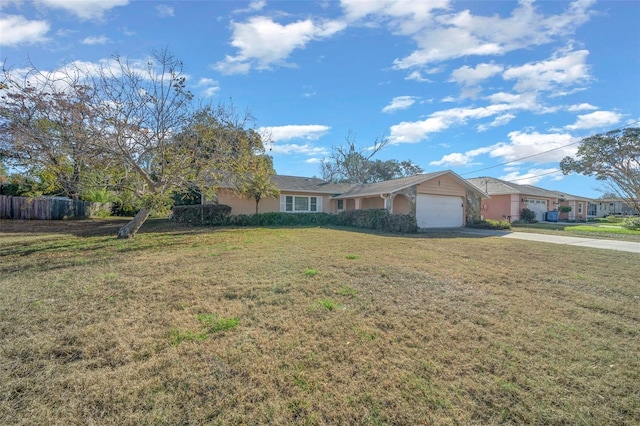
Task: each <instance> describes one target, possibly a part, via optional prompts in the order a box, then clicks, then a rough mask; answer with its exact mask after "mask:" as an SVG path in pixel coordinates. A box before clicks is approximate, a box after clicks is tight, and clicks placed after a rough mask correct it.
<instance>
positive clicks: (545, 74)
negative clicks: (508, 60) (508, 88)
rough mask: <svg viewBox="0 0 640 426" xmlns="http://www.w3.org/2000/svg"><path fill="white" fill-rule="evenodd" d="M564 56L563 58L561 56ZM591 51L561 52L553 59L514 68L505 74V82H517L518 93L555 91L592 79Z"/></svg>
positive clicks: (515, 87)
mask: <svg viewBox="0 0 640 426" xmlns="http://www.w3.org/2000/svg"><path fill="white" fill-rule="evenodd" d="M561 55H562V56H561ZM588 55H589V51H587V50H578V51H574V52H559V53H557V54H556V55H554V57H553V58H551V59H549V60H546V61H540V62H532V63H528V64H525V65H522V66H519V67H512V68H509V69H508V70H506V71H505V72H504V74H503V77H504V79H505V80H516V84H515V86H514V90H516V91H518V92H528V91H536V90H538V91H541V90H545V91H548V90H554V89H556V87H558V86H571V85H574V84H578V83H584V82H586V81H588V80H589V79H590V76H589V67H588V66H587V64H586V60H587V56H588Z"/></svg>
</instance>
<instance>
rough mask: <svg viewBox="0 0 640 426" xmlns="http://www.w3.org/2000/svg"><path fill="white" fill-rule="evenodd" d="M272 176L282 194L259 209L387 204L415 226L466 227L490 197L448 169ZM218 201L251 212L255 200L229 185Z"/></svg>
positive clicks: (351, 207)
mask: <svg viewBox="0 0 640 426" xmlns="http://www.w3.org/2000/svg"><path fill="white" fill-rule="evenodd" d="M272 180H273V183H274V185H275V186H276V187H277V188H278V189H280V196H279V197H278V198H276V197H270V198H266V199H263V200H261V201H260V211H261V212H278V211H279V212H285V213H303V212H325V213H339V212H341V211H343V210H359V209H386V210H387V211H388V212H389V213H391V214H409V215H413V216H415V217H416V221H417V223H418V227H419V228H444V227H459V226H464V225H465V224H466V223H467V222H468V221H470V220H475V219H479V218H480V205H481V200H482V199H484V198H488V196H487V194H485V193H484V192H483V191H482V190H480V189H478V188H477V187H475V186H473V185H471V184H470V183H469V182H467V181H466V180H464V179H463V178H461V177H460V176H458V175H457V174H455V173H454V172H452V171H450V170H446V171H441V172H435V173H428V174H420V175H416V176H411V177H405V178H399V179H393V180H388V181H384V182H377V183H371V184H365V185H353V184H336V183H330V182H325V181H323V180H321V179H317V178H305V177H297V176H282V175H275V176H273V178H272ZM217 202H218V203H220V204H227V205H229V206H231V213H232V214H251V213H254V212H255V201H254V200H253V199H250V198H249V197H247V196H246V195H245V194H242V193H238V192H236V191H233V190H229V189H221V190H220V191H218V193H217Z"/></svg>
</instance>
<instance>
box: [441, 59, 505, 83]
mask: <svg viewBox="0 0 640 426" xmlns="http://www.w3.org/2000/svg"><path fill="white" fill-rule="evenodd" d="M503 69H504V67H503V66H502V65H495V64H478V65H477V66H476V67H475V68H471V67H469V66H467V65H465V66H463V67H460V68H458V69H457V70H454V71H453V72H452V73H451V81H455V82H456V83H458V84H460V85H463V86H475V85H477V84H478V83H480V82H481V81H483V80H486V79H487V78H491V77H493V76H494V75H496V74H498V73H500V72H502V70H503Z"/></svg>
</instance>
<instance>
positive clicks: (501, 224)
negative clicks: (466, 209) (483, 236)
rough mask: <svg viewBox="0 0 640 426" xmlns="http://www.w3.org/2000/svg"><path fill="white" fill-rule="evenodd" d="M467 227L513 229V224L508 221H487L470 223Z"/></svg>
mask: <svg viewBox="0 0 640 426" xmlns="http://www.w3.org/2000/svg"><path fill="white" fill-rule="evenodd" d="M467 226H468V227H469V228H479V229H511V223H509V221H507V220H492V219H485V220H479V221H477V222H473V223H470V224H468V225H467Z"/></svg>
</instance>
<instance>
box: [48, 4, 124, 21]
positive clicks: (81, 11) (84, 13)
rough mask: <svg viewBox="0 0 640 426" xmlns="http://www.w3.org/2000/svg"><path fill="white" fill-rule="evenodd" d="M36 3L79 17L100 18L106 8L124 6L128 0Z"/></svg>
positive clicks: (86, 18)
mask: <svg viewBox="0 0 640 426" xmlns="http://www.w3.org/2000/svg"><path fill="white" fill-rule="evenodd" d="M36 2H37V3H38V4H41V5H43V6H46V7H49V8H51V9H63V10H66V11H67V12H70V13H72V14H74V15H76V16H77V17H78V18H80V19H84V20H89V19H101V18H102V17H103V16H104V13H105V12H106V11H107V10H110V9H113V8H114V7H117V6H125V5H127V4H128V3H129V0H100V1H87V0H37V1H36Z"/></svg>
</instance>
